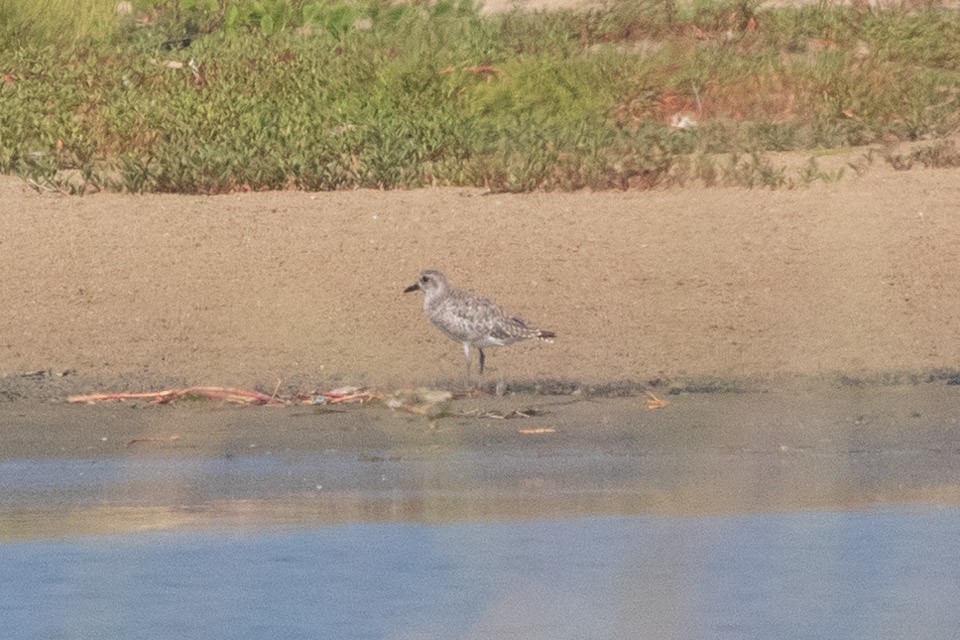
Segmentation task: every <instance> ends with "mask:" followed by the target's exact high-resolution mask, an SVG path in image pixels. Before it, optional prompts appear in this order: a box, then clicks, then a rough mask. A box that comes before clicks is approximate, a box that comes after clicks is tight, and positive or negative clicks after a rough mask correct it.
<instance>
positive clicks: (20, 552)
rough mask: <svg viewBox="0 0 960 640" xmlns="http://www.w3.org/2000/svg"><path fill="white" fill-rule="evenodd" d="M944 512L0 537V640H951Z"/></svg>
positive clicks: (951, 570) (959, 573)
mask: <svg viewBox="0 0 960 640" xmlns="http://www.w3.org/2000/svg"><path fill="white" fill-rule="evenodd" d="M957 531H960V511H958V510H956V509H936V508H932V507H906V508H902V507H901V508H897V509H889V510H870V511H863V512H799V513H773V514H769V513H768V514H755V515H729V516H687V517H684V516H671V517H666V516H650V515H641V516H597V517H587V518H567V519H552V520H500V521H494V522H489V521H488V522H465V523H452V524H451V523H447V524H411V523H380V524H369V523H367V524H351V525H336V526H319V527H315V528H311V529H284V528H273V529H269V528H268V529H258V530H255V531H249V532H244V531H242V530H240V531H237V530H234V531H230V532H210V531H204V532H195V531H165V532H150V533H138V534H123V535H110V536H89V537H74V538H68V539H65V540H56V541H49V540H44V541H28V542H9V543H4V544H0V567H2V573H3V576H2V578H3V579H2V580H0V620H2V621H3V623H2V626H3V629H4V631H3V633H2V635H3V636H4V637H10V638H25V639H47V638H50V639H53V638H58V639H88V638H107V639H110V638H118V639H119V638H123V639H127V638H142V639H152V638H157V639H159V638H164V639H167V638H238V639H244V638H250V639H253V638H257V639H260V638H311V639H314V638H344V639H347V638H358V639H359V638H363V639H379V638H389V639H400V638H403V639H412V638H437V639H440V638H443V639H450V638H484V639H486V638H490V639H493V638H497V639H502V638H523V639H539V638H543V639H547V638H549V639H551V640H556V639H564V638H571V639H572V638H577V639H581V638H718V639H739V638H750V639H753V638H756V639H761V638H762V639H765V640H769V639H776V638H791V639H793V638H811V639H812V638H863V639H865V640H867V639H869V640H881V639H885V638H891V639H892V638H898V639H900V638H943V639H948V638H949V639H951V640H952V639H954V638H957V637H960V589H958V581H960V536H958V535H957Z"/></svg>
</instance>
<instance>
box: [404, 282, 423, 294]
mask: <svg viewBox="0 0 960 640" xmlns="http://www.w3.org/2000/svg"><path fill="white" fill-rule="evenodd" d="M419 288H420V283H419V282H414V283H413V284H412V285H410V286H409V287H407V288H406V289H404V290H403V292H404V293H410V292H411V291H416V290H418V289H419Z"/></svg>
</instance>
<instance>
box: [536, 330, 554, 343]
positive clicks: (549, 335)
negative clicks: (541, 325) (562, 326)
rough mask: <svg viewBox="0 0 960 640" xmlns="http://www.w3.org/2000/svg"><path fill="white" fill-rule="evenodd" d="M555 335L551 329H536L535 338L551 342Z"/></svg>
mask: <svg viewBox="0 0 960 640" xmlns="http://www.w3.org/2000/svg"><path fill="white" fill-rule="evenodd" d="M556 337H557V334H555V333H554V332H553V331H544V330H543V329H541V330H540V331H537V338H539V339H540V340H543V341H544V342H553V339H554V338H556Z"/></svg>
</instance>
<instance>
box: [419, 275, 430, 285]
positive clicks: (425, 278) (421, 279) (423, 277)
mask: <svg viewBox="0 0 960 640" xmlns="http://www.w3.org/2000/svg"><path fill="white" fill-rule="evenodd" d="M429 280H430V278H428V277H427V276H420V284H427V282H428V281H429Z"/></svg>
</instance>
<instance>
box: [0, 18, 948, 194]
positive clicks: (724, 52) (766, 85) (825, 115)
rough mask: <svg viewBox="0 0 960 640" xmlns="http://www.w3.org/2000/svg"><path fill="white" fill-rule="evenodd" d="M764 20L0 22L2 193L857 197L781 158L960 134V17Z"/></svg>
mask: <svg viewBox="0 0 960 640" xmlns="http://www.w3.org/2000/svg"><path fill="white" fill-rule="evenodd" d="M755 7H756V5H755V3H754V2H752V1H751V0H739V1H735V2H706V1H705V0H702V1H701V0H695V1H694V2H692V3H678V4H674V3H673V2H672V1H670V0H621V1H619V2H614V3H613V4H611V5H609V6H608V7H606V8H603V9H594V10H591V11H586V12H572V11H558V12H552V13H517V12H513V13H505V14H493V15H484V14H481V13H480V12H479V10H478V8H477V7H476V6H474V5H473V4H472V3H470V2H469V1H458V0H438V1H437V2H431V3H426V4H418V3H401V4H394V3H390V2H388V0H366V1H364V0H356V1H347V0H340V1H334V0H247V1H241V0H179V1H177V0H134V1H132V2H121V3H118V2H117V1H116V0H83V1H82V2H81V1H78V0H69V1H68V0H35V1H34V2H22V1H21V0H0V171H2V172H5V173H16V174H19V175H22V176H24V177H26V178H28V179H31V180H33V181H34V182H35V183H36V184H38V185H42V186H46V187H49V188H57V189H62V190H68V191H85V190H90V189H103V188H109V189H119V190H126V191H132V192H139V191H182V192H193V193H217V192H224V191H231V190H240V189H243V190H246V189H252V190H259V189H282V188H303V189H311V190H323V189H339V188H355V187H379V188H391V187H411V186H418V185H430V184H437V185H477V186H487V187H490V188H492V189H496V190H516V191H523V190H530V189H578V188H584V187H591V188H599V189H606V188H647V187H651V186H654V185H657V184H676V183H681V184H682V183H685V182H689V181H691V180H695V181H700V182H703V183H706V184H744V185H749V186H754V185H757V186H760V185H764V186H792V185H795V184H802V183H805V182H809V181H812V180H821V179H832V178H834V177H836V176H835V175H834V174H826V173H824V172H822V171H820V170H819V169H818V168H817V166H816V164H815V163H814V162H811V164H810V165H808V166H806V167H804V168H803V169H801V170H800V171H798V172H797V173H796V174H790V175H788V174H787V173H786V172H785V170H783V169H777V168H775V167H773V166H772V165H771V164H770V162H769V160H768V158H767V156H766V155H765V154H768V153H769V152H775V151H796V150H817V149H831V148H838V147H849V146H855V145H864V144H870V143H875V142H889V141H901V140H918V139H928V138H929V139H937V138H941V137H944V136H946V135H948V134H950V133H951V132H953V131H954V130H955V129H956V127H957V124H958V115H960V13H957V12H955V11H947V10H942V9H938V8H936V7H931V6H929V5H926V6H924V7H923V8H920V9H917V10H906V9H887V10H882V11H873V10H858V9H855V8H852V7H839V6H832V5H826V4H821V5H816V6H808V7H803V8H790V9H764V10H759V9H756V8H755ZM118 8H119V9H120V11H118ZM927 154H928V155H926V156H922V157H921V156H918V157H916V158H913V160H912V162H914V163H921V164H929V165H930V166H944V165H945V164H950V163H951V162H952V163H954V164H955V157H956V153H955V152H953V153H947V152H945V151H943V150H941V151H939V152H927ZM931 154H932V155H931ZM721 158H722V159H721ZM938 159H939V160H938ZM904 162H906V161H904Z"/></svg>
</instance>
